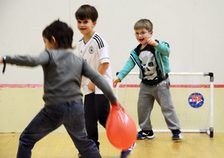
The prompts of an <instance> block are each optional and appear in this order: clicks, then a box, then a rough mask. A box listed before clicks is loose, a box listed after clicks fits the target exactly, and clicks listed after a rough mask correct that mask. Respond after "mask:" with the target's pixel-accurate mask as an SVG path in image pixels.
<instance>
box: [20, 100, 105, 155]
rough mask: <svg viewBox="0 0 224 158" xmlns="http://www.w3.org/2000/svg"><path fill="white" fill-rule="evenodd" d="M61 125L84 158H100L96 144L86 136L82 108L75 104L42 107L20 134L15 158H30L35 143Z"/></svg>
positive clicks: (79, 104) (80, 104)
mask: <svg viewBox="0 0 224 158" xmlns="http://www.w3.org/2000/svg"><path fill="white" fill-rule="evenodd" d="M62 124H63V125H64V127H65V129H66V130H67V132H68V134H69V136H70V137H71V139H72V141H73V143H74V145H75V146H76V148H77V149H78V151H79V153H80V154H81V155H82V156H83V157H84V158H101V156H100V154H99V151H98V149H97V146H96V144H95V143H94V142H93V141H92V140H91V139H88V136H87V132H86V129H85V120H84V106H83V104H82V103H75V102H70V103H65V104H58V105H47V106H44V107H43V108H42V109H41V111H40V112H39V113H38V114H37V115H36V116H35V117H34V118H33V120H32V121H31V122H30V124H29V125H28V126H27V127H26V128H25V130H24V131H23V132H22V134H21V136H20V141H19V148H18V152H17V158H30V157H31V153H32V152H31V151H32V148H33V147H34V145H35V143H36V142H37V141H39V140H40V139H41V138H43V137H44V136H46V135H47V134H49V133H50V132H52V131H53V130H55V129H57V128H58V127H59V126H61V125H62Z"/></svg>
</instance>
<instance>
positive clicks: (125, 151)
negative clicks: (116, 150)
mask: <svg viewBox="0 0 224 158" xmlns="http://www.w3.org/2000/svg"><path fill="white" fill-rule="evenodd" d="M135 145H136V143H134V144H132V146H131V147H130V148H128V149H127V150H122V151H121V156H120V158H126V157H127V156H128V155H130V153H131V152H132V151H133V149H134V147H135Z"/></svg>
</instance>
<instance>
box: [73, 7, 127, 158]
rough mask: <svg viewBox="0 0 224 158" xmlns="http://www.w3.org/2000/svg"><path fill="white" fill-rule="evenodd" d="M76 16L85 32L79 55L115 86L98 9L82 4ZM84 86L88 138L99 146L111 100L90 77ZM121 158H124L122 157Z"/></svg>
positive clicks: (82, 30)
mask: <svg viewBox="0 0 224 158" xmlns="http://www.w3.org/2000/svg"><path fill="white" fill-rule="evenodd" d="M75 16H76V20H77V28H78V29H79V31H80V32H81V34H82V35H83V38H82V39H81V40H80V41H79V43H78V46H77V49H78V55H79V56H80V57H82V58H84V59H86V61H87V63H88V64H90V66H92V68H93V69H95V70H97V71H98V72H99V73H100V74H101V75H102V76H103V77H104V78H105V79H106V80H107V81H108V83H109V85H110V86H111V87H112V85H113V80H112V72H111V68H110V57H109V52H108V44H107V42H106V41H105V40H104V39H103V38H102V37H101V36H100V35H99V34H98V33H97V32H95V31H94V27H95V26H96V21H97V18H98V12H97V10H96V8H95V7H93V6H91V5H88V4H86V5H82V6H81V7H80V8H79V9H78V10H77V11H76V12H75ZM82 88H83V90H84V93H85V98H84V109H85V121H86V129H87V133H88V137H89V138H90V139H92V140H93V141H94V142H95V143H96V145H97V147H98V148H99V144H100V143H99V141H98V126H97V123H98V121H99V123H100V124H101V125H102V126H103V127H105V126H106V121H107V118H108V115H109V111H110V104H109V100H108V99H107V98H106V97H105V95H104V94H103V92H102V91H101V90H100V89H99V88H98V87H97V86H95V85H94V84H93V83H92V82H91V81H90V80H89V79H87V78H83V80H82ZM123 152H125V151H123ZM128 152H129V151H128ZM121 157H122V158H123V156H121ZM125 157H126V156H125Z"/></svg>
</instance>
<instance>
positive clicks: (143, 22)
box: [134, 19, 153, 32]
mask: <svg viewBox="0 0 224 158" xmlns="http://www.w3.org/2000/svg"><path fill="white" fill-rule="evenodd" d="M142 28H144V29H146V30H148V31H149V32H151V31H152V30H153V24H152V22H151V21H150V20H149V19H140V20H138V21H137V22H136V23H135V25H134V29H135V30H137V29H142Z"/></svg>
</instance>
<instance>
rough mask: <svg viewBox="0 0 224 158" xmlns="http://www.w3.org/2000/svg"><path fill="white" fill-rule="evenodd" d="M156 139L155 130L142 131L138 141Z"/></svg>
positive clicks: (139, 133)
mask: <svg viewBox="0 0 224 158" xmlns="http://www.w3.org/2000/svg"><path fill="white" fill-rule="evenodd" d="M154 137H155V135H154V132H153V130H141V131H139V132H138V136H137V139H139V140H142V139H146V138H147V139H153V138H154Z"/></svg>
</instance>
